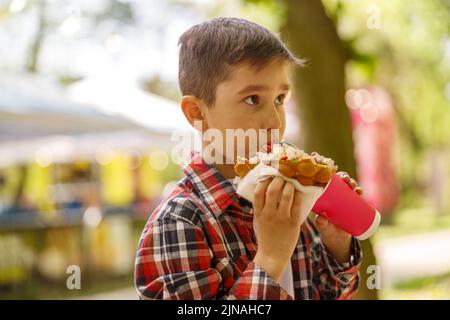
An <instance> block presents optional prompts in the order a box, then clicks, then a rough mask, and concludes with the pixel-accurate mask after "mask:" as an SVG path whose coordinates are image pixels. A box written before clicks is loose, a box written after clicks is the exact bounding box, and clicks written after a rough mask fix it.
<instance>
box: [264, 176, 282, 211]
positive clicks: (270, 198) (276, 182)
mask: <svg viewBox="0 0 450 320" xmlns="http://www.w3.org/2000/svg"><path fill="white" fill-rule="evenodd" d="M285 183H286V181H285V180H284V179H283V178H281V177H275V178H274V179H273V180H272V181H271V182H270V184H269V186H268V187H267V190H266V201H265V205H264V206H265V207H267V208H269V209H270V210H272V211H275V210H276V209H277V207H278V198H279V196H280V193H281V190H282V188H283V186H284V184H285Z"/></svg>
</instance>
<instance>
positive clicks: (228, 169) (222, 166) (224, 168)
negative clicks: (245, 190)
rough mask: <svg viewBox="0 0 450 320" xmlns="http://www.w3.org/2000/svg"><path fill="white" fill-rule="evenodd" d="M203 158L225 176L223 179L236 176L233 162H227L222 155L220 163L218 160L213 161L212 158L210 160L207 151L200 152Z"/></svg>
mask: <svg viewBox="0 0 450 320" xmlns="http://www.w3.org/2000/svg"><path fill="white" fill-rule="evenodd" d="M202 155H203V159H204V160H205V161H206V162H207V163H211V166H212V167H213V168H214V169H216V170H217V171H218V172H219V173H220V174H221V175H222V176H224V177H225V179H234V178H235V177H236V173H235V172H234V164H233V163H227V162H228V161H227V159H226V158H225V157H223V159H222V163H218V161H214V160H213V159H211V161H208V160H210V159H209V157H208V153H202Z"/></svg>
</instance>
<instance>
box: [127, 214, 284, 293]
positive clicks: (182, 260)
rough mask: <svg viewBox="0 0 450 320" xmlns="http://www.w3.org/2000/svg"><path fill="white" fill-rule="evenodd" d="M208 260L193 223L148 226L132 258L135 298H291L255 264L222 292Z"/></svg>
mask: <svg viewBox="0 0 450 320" xmlns="http://www.w3.org/2000/svg"><path fill="white" fill-rule="evenodd" d="M212 260H213V251H212V250H211V248H210V247H209V245H208V241H207V238H206V237H205V234H204V232H203V230H202V229H201V228H199V227H198V226H196V225H195V224H192V223H191V222H190V221H184V220H179V219H173V218H164V219H162V220H156V221H154V222H152V223H151V224H149V225H148V226H147V227H146V229H145V231H144V233H143V236H142V238H141V241H140V243H139V247H138V251H137V255H136V264H135V286H136V289H137V291H138V293H139V297H140V298H141V299H167V300H184V299H190V300H200V299H274V300H275V299H292V297H291V296H290V295H288V294H287V293H286V291H284V290H283V289H282V288H281V287H280V286H279V284H278V283H276V282H275V281H274V280H273V279H272V278H271V277H270V276H268V275H267V274H266V273H265V272H264V270H262V269H261V268H260V267H259V266H258V265H256V264H255V263H254V262H250V263H249V264H248V265H247V267H246V269H245V270H244V271H243V273H242V274H241V276H240V277H239V278H237V279H236V280H235V281H234V283H233V284H232V286H230V288H228V289H226V290H224V283H223V282H224V281H225V280H224V279H223V277H222V275H221V272H220V270H218V269H217V268H214V267H213V264H212V263H211V262H212ZM231 276H233V275H231ZM228 280H229V278H228ZM228 280H226V281H228Z"/></svg>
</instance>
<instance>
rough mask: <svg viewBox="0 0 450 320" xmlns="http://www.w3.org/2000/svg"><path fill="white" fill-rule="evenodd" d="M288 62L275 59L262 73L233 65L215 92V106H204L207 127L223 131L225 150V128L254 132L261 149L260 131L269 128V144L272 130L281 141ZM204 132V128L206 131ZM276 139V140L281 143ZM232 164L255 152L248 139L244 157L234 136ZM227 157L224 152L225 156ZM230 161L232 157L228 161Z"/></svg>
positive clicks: (244, 66)
mask: <svg viewBox="0 0 450 320" xmlns="http://www.w3.org/2000/svg"><path fill="white" fill-rule="evenodd" d="M289 72H290V65H289V62H287V61H283V60H274V61H272V62H270V63H269V64H267V65H265V66H264V67H263V68H262V69H260V70H259V71H257V70H256V68H255V67H252V66H251V65H250V64H249V63H248V62H243V63H240V64H238V65H235V66H232V72H231V76H230V78H229V79H228V80H227V81H224V82H222V83H220V84H219V85H218V86H217V90H216V100H215V104H214V106H212V107H204V108H203V110H202V111H203V114H204V118H205V119H204V125H206V127H207V128H215V129H218V130H220V131H221V133H222V137H223V142H224V148H225V146H226V145H227V143H229V142H230V141H227V135H226V131H225V130H226V129H243V130H244V131H245V130H247V129H254V130H255V131H256V133H257V146H256V148H257V149H258V150H261V146H262V144H264V140H262V139H259V138H260V136H259V132H260V129H266V130H268V131H267V134H266V135H265V137H266V141H268V142H271V143H276V142H279V141H271V137H270V130H274V131H275V130H278V131H279V136H278V139H282V138H283V135H284V132H285V127H286V115H285V109H284V103H285V99H286V96H287V95H288V94H289ZM204 129H205V128H204ZM261 132H264V131H261ZM278 139H277V140H278ZM234 140H235V141H234V155H233V161H235V160H236V158H237V155H240V156H245V157H247V158H248V157H249V155H250V156H251V155H252V154H249V153H253V152H252V150H253V151H254V149H252V148H251V149H249V147H248V141H249V139H248V137H245V141H246V143H245V154H242V153H241V152H238V150H236V147H237V137H236V136H235V137H234ZM222 154H225V150H224V153H222ZM228 159H229V158H228Z"/></svg>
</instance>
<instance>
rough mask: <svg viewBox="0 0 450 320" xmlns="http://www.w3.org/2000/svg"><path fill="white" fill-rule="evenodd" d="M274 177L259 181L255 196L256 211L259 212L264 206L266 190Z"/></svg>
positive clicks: (254, 205)
mask: <svg viewBox="0 0 450 320" xmlns="http://www.w3.org/2000/svg"><path fill="white" fill-rule="evenodd" d="M271 181H272V179H267V180H264V181H259V182H258V183H257V184H256V188H255V193H254V196H253V208H254V209H255V210H254V211H255V212H256V213H259V212H261V211H262V209H263V208H264V203H265V198H266V190H267V187H268V185H269V184H270V182H271Z"/></svg>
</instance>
